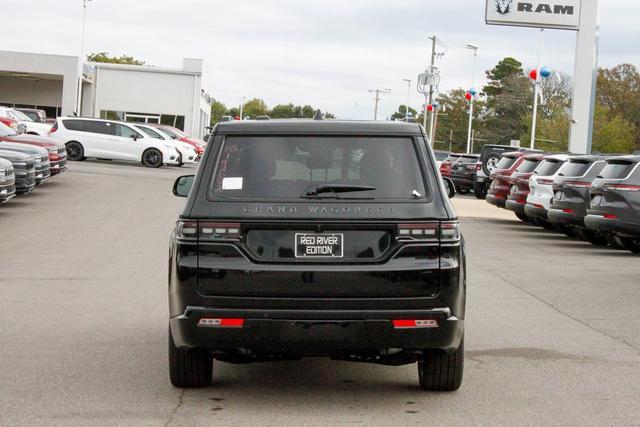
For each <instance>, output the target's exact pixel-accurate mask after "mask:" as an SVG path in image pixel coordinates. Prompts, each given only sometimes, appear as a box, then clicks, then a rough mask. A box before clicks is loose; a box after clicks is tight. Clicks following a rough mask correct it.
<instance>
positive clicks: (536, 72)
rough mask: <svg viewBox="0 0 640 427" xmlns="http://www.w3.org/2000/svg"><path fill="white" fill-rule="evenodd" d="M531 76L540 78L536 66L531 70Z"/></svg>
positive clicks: (533, 78)
mask: <svg viewBox="0 0 640 427" xmlns="http://www.w3.org/2000/svg"><path fill="white" fill-rule="evenodd" d="M529 77H531V80H538V70H536V69H535V68H534V69H533V70H531V72H530V73H529Z"/></svg>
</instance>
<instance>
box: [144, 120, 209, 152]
mask: <svg viewBox="0 0 640 427" xmlns="http://www.w3.org/2000/svg"><path fill="white" fill-rule="evenodd" d="M147 126H153V127H156V128H158V129H160V130H161V131H162V132H164V133H166V134H167V135H169V136H170V137H171V138H173V139H177V140H178V141H182V142H186V143H187V144H189V145H191V146H193V148H195V150H196V153H197V154H198V158H200V157H202V155H203V154H204V147H205V144H204V141H201V140H199V139H196V138H192V137H190V136H188V135H187V134H186V133H184V132H182V131H181V130H180V129H178V128H175V127H173V126H169V125H161V124H157V123H147Z"/></svg>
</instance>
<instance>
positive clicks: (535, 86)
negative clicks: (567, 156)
mask: <svg viewBox="0 0 640 427" xmlns="http://www.w3.org/2000/svg"><path fill="white" fill-rule="evenodd" d="M543 34H544V28H541V29H540V39H539V41H538V68H536V78H535V81H534V82H533V119H532V120H531V149H532V150H533V149H534V148H535V146H536V126H537V125H538V95H539V93H540V78H541V77H542V76H541V75H540V74H541V73H540V68H541V67H542V42H543V38H542V36H543Z"/></svg>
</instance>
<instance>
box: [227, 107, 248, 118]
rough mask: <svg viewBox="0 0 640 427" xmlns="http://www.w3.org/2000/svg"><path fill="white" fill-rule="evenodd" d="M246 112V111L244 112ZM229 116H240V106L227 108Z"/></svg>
mask: <svg viewBox="0 0 640 427" xmlns="http://www.w3.org/2000/svg"><path fill="white" fill-rule="evenodd" d="M243 114H244V112H243ZM226 115H227V116H231V117H234V118H235V117H239V116H240V108H238V107H231V108H229V109H228V110H227V114H226Z"/></svg>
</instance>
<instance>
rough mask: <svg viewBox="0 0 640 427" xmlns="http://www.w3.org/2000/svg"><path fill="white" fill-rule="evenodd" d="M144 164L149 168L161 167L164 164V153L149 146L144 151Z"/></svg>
mask: <svg viewBox="0 0 640 427" xmlns="http://www.w3.org/2000/svg"><path fill="white" fill-rule="evenodd" d="M142 164H143V165H145V166H146V167H148V168H159V167H160V166H162V153H161V152H160V151H158V150H156V149H155V148H149V149H148V150H146V151H145V152H144V153H142Z"/></svg>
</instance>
